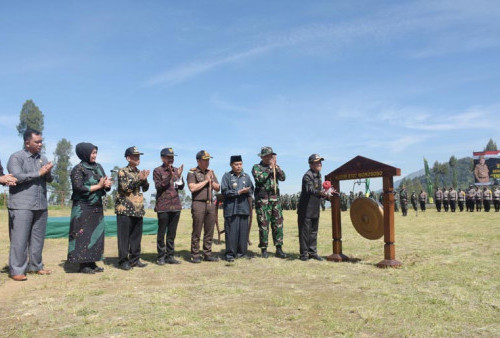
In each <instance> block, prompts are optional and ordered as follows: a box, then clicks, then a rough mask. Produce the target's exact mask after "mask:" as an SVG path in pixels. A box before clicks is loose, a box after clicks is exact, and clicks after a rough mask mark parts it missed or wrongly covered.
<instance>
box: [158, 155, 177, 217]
mask: <svg viewBox="0 0 500 338" xmlns="http://www.w3.org/2000/svg"><path fill="white" fill-rule="evenodd" d="M172 171H173V175H172V174H171V173H170V171H169V170H168V169H167V166H166V165H164V164H163V165H161V166H159V167H157V168H155V170H153V181H154V182H155V188H156V204H155V211H156V212H167V211H181V210H182V204H181V200H180V198H179V193H178V190H182V189H184V180H183V179H182V177H177V174H176V173H177V168H173V169H172Z"/></svg>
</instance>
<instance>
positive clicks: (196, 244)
mask: <svg viewBox="0 0 500 338" xmlns="http://www.w3.org/2000/svg"><path fill="white" fill-rule="evenodd" d="M211 158H212V157H211V156H210V154H209V153H208V152H206V151H205V150H201V151H199V152H198V153H197V154H196V161H197V162H198V166H197V167H196V168H192V169H191V170H189V172H188V174H187V182H188V187H189V190H190V191H191V194H192V197H191V200H192V202H191V215H192V217H193V232H192V234H191V262H193V263H201V256H200V238H201V230H202V229H203V231H204V233H203V256H204V259H205V261H208V262H215V261H217V260H218V258H217V257H215V256H214V255H212V240H213V237H214V227H215V217H216V214H215V208H216V206H215V205H214V203H213V195H212V190H215V191H219V190H220V185H219V181H217V177H216V176H215V173H214V172H213V171H212V170H210V169H208V166H209V165H210V159H211Z"/></svg>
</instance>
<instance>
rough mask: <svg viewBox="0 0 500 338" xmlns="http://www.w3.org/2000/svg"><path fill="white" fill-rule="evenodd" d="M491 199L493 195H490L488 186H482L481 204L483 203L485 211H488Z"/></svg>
mask: <svg viewBox="0 0 500 338" xmlns="http://www.w3.org/2000/svg"><path fill="white" fill-rule="evenodd" d="M492 199H493V196H492V193H491V190H490V189H488V187H484V190H483V204H484V211H485V212H490V207H491V202H492Z"/></svg>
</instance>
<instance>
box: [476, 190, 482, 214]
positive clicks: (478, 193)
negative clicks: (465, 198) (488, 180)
mask: <svg viewBox="0 0 500 338" xmlns="http://www.w3.org/2000/svg"><path fill="white" fill-rule="evenodd" d="M475 198H476V211H477V212H479V211H481V209H482V208H483V192H482V191H481V189H480V188H479V187H477V189H476V195H475Z"/></svg>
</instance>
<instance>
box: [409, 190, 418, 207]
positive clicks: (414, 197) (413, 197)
mask: <svg viewBox="0 0 500 338" xmlns="http://www.w3.org/2000/svg"><path fill="white" fill-rule="evenodd" d="M410 200H411V205H412V207H413V210H415V211H417V210H418V209H417V194H416V193H415V191H412V193H411V196H410Z"/></svg>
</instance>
